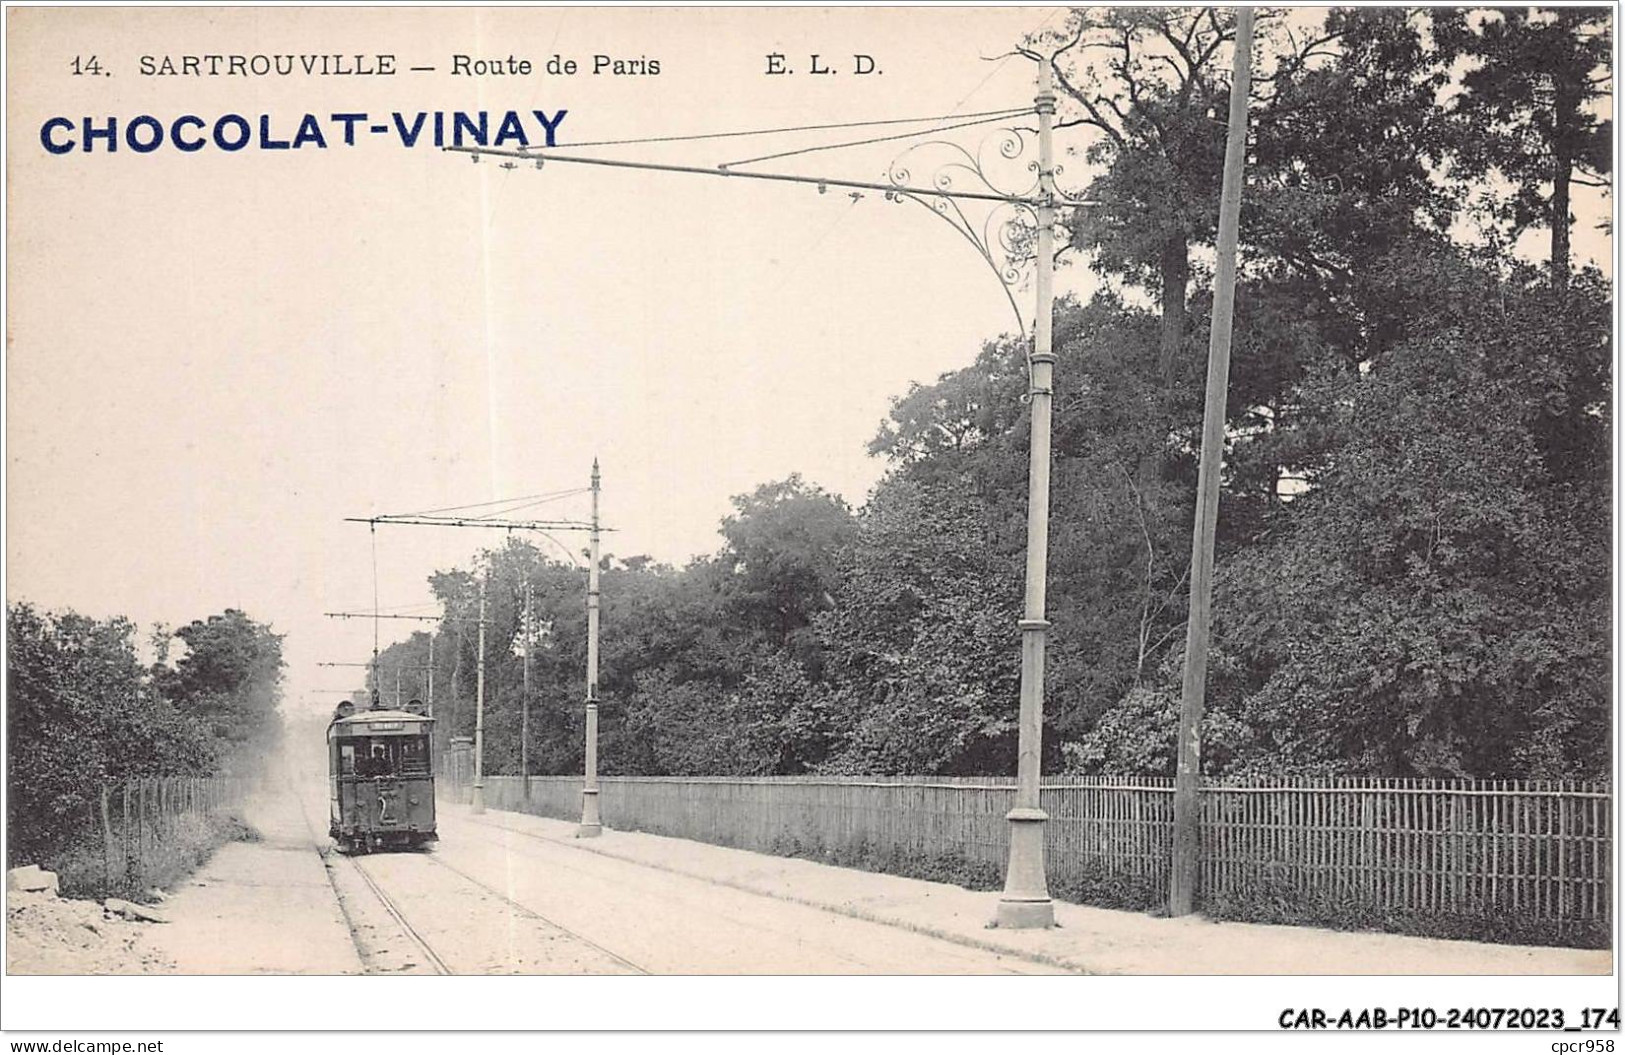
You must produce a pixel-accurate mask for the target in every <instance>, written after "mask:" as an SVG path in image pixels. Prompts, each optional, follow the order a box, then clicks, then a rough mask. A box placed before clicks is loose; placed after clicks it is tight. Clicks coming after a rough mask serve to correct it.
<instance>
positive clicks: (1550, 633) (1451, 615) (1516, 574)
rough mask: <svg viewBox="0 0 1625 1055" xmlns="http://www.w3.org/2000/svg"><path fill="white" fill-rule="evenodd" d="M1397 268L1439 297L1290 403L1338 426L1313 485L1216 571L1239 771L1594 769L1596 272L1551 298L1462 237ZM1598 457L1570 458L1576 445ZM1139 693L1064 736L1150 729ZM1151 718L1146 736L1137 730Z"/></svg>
mask: <svg viewBox="0 0 1625 1055" xmlns="http://www.w3.org/2000/svg"><path fill="white" fill-rule="evenodd" d="M1410 272H1411V273H1412V274H1413V275H1415V276H1417V280H1418V281H1424V279H1423V278H1422V276H1424V275H1427V276H1432V277H1431V279H1430V280H1425V281H1427V285H1426V286H1425V287H1424V288H1422V289H1420V290H1418V293H1419V294H1420V295H1424V296H1426V297H1427V298H1429V299H1430V301H1431V302H1432V304H1433V305H1434V308H1435V320H1436V325H1435V327H1434V328H1433V330H1432V332H1429V333H1421V332H1416V333H1413V334H1412V335H1411V336H1409V337H1408V338H1407V339H1405V340H1404V341H1402V342H1401V343H1400V344H1398V345H1397V346H1395V347H1394V348H1393V349H1392V350H1390V352H1389V353H1388V354H1387V355H1385V356H1384V357H1383V358H1382V359H1381V360H1379V361H1377V362H1376V363H1374V364H1372V365H1371V366H1370V367H1369V368H1368V369H1365V370H1359V369H1347V368H1343V369H1328V370H1326V371H1323V372H1321V373H1319V374H1317V375H1316V376H1315V377H1313V378H1311V379H1310V381H1309V382H1307V383H1306V384H1305V385H1304V386H1303V392H1302V398H1303V399H1304V400H1305V402H1311V403H1314V404H1316V405H1318V406H1320V407H1322V408H1324V413H1325V414H1326V415H1328V416H1336V417H1339V418H1341V419H1342V423H1341V427H1340V428H1338V429H1337V430H1336V435H1337V436H1338V437H1339V439H1338V442H1337V444H1336V446H1335V447H1334V448H1333V450H1332V453H1331V456H1330V457H1329V458H1328V460H1327V462H1326V465H1325V467H1324V468H1323V470H1322V471H1320V472H1319V473H1318V474H1317V475H1316V477H1315V479H1314V480H1313V487H1312V489H1311V490H1309V491H1308V492H1307V493H1305V494H1303V495H1301V496H1300V497H1298V498H1297V499H1295V500H1294V501H1292V502H1291V503H1289V504H1288V506H1287V507H1286V508H1285V509H1284V510H1283V512H1282V514H1281V516H1280V517H1279V518H1277V521H1276V523H1275V524H1274V526H1273V528H1272V535H1271V536H1270V537H1269V538H1268V539H1267V540H1264V541H1262V542H1260V543H1259V544H1256V545H1253V546H1250V547H1248V548H1247V549H1246V550H1245V551H1243V552H1241V553H1238V554H1236V555H1235V556H1234V557H1233V559H1232V560H1231V561H1229V562H1228V563H1227V564H1226V565H1225V566H1224V567H1223V568H1222V571H1221V575H1220V578H1219V582H1218V586H1217V592H1216V632H1215V639H1214V641H1215V643H1214V649H1213V652H1212V653H1211V654H1210V656H1209V663H1210V669H1211V670H1212V671H1213V672H1214V674H1213V681H1212V687H1211V688H1210V703H1211V708H1210V714H1213V715H1214V716H1215V722H1214V725H1213V730H1212V733H1213V739H1214V740H1216V741H1217V743H1218V744H1219V745H1220V746H1221V748H1222V750H1221V751H1220V752H1219V753H1218V755H1217V757H1214V758H1210V762H1211V763H1214V764H1216V765H1217V766H1219V767H1228V768H1230V769H1231V770H1243V771H1245V770H1254V771H1260V770H1262V771H1271V772H1279V771H1282V770H1286V771H1294V770H1296V771H1318V772H1326V771H1333V772H1351V773H1361V774H1378V775H1396V776H1412V775H1421V776H1473V777H1523V778H1527V777H1550V778H1557V777H1576V776H1585V777H1594V776H1599V775H1601V774H1603V773H1605V772H1606V771H1607V765H1608V753H1607V744H1608V742H1609V737H1608V736H1607V735H1605V732H1604V731H1605V730H1606V729H1607V728H1608V727H1609V699H1610V690H1609V650H1608V640H1609V638H1608V615H1607V612H1608V595H1609V582H1608V575H1607V568H1608V552H1609V537H1610V530H1609V524H1608V517H1607V509H1608V500H1607V494H1608V480H1607V468H1606V466H1607V461H1606V458H1605V457H1603V456H1602V451H1603V450H1604V449H1605V447H1606V437H1607V418H1606V415H1605V414H1604V413H1602V407H1604V406H1605V405H1606V401H1607V393H1606V388H1605V386H1604V385H1600V384H1599V380H1598V377H1597V364H1599V363H1600V362H1601V360H1602V358H1603V357H1604V356H1605V352H1604V349H1605V348H1607V347H1608V344H1609V339H1610V333H1609V323H1608V320H1609V318H1610V310H1609V303H1608V297H1607V291H1606V286H1605V285H1604V284H1603V283H1602V282H1601V281H1600V277H1598V276H1596V275H1595V274H1594V273H1589V274H1585V275H1584V276H1582V280H1581V281H1580V282H1578V283H1577V285H1576V286H1575V287H1574V289H1572V290H1571V291H1570V292H1569V294H1568V301H1567V303H1568V304H1569V310H1568V311H1566V312H1565V311H1559V310H1557V305H1558V303H1559V301H1558V299H1557V295H1556V294H1555V293H1553V292H1552V291H1550V290H1549V289H1548V288H1546V287H1544V286H1543V285H1542V284H1540V283H1536V282H1534V281H1533V278H1532V276H1530V275H1529V274H1528V273H1527V272H1523V273H1515V274H1514V275H1512V276H1511V277H1510V278H1506V279H1503V278H1501V277H1500V276H1498V275H1496V274H1495V272H1494V271H1492V270H1488V269H1485V268H1483V267H1481V266H1479V265H1477V264H1475V263H1474V262H1473V261H1471V260H1470V259H1467V258H1465V257H1463V256H1462V255H1460V254H1455V253H1451V254H1443V255H1438V256H1434V257H1431V258H1429V259H1428V260H1427V261H1426V262H1425V263H1424V262H1421V261H1418V262H1417V263H1416V265H1415V266H1413V267H1412V268H1411V269H1410ZM1580 450H1584V451H1588V452H1590V455H1589V456H1588V457H1577V456H1576V452H1577V451H1580ZM1165 695H1166V691H1165V690H1152V691H1151V692H1149V693H1148V694H1138V695H1136V694H1131V695H1130V696H1129V697H1126V698H1125V700H1124V701H1123V702H1122V703H1121V704H1120V705H1119V706H1118V707H1117V708H1115V709H1114V711H1113V712H1111V713H1110V714H1108V715H1107V716H1106V718H1105V719H1104V720H1103V721H1102V723H1101V725H1100V726H1099V727H1098V728H1097V729H1096V730H1094V732H1093V733H1091V734H1090V735H1089V736H1087V737H1085V738H1084V739H1083V740H1082V741H1081V742H1080V743H1079V745H1078V746H1077V747H1076V748H1074V750H1073V751H1072V752H1071V754H1072V757H1073V758H1074V760H1075V761H1076V762H1077V763H1079V764H1083V765H1086V766H1109V765H1111V764H1113V763H1114V762H1121V761H1123V760H1136V759H1137V760H1142V761H1151V762H1155V761H1157V760H1162V759H1165V758H1170V757H1171V753H1170V751H1171V739H1170V736H1171V732H1170V731H1163V732H1161V733H1160V735H1153V736H1152V737H1150V738H1149V741H1150V742H1148V741H1147V738H1146V737H1145V734H1144V729H1145V728H1147V723H1146V721H1145V720H1144V719H1145V718H1146V717H1147V715H1155V714H1158V713H1160V710H1159V708H1160V707H1161V706H1162V697H1163V696H1165ZM1150 727H1151V728H1153V729H1161V728H1162V727H1160V726H1158V725H1155V724H1153V725H1151V726H1150Z"/></svg>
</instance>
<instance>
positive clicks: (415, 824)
mask: <svg viewBox="0 0 1625 1055" xmlns="http://www.w3.org/2000/svg"><path fill="white" fill-rule="evenodd" d="M412 703H413V705H416V704H417V701H416V700H414V701H412ZM433 731H434V719H433V718H430V717H428V716H427V715H424V714H422V713H419V711H418V710H417V709H416V707H415V706H414V707H412V708H411V709H408V710H400V711H391V710H366V711H357V710H355V709H354V708H353V707H352V706H351V705H350V704H349V703H342V704H340V705H339V708H338V710H337V711H336V712H335V713H334V715H333V720H332V722H330V723H329V724H328V726H327V770H328V788H329V792H330V795H329V799H330V811H329V812H330V818H331V823H330V825H329V827H328V834H329V835H331V836H332V837H333V839H334V840H335V841H336V842H337V843H338V845H339V849H340V850H342V851H343V852H345V853H357V852H360V853H370V852H372V851H374V850H392V849H413V848H415V847H418V846H421V845H422V844H424V843H427V842H431V841H433V840H434V839H435V838H436V835H435V812H434V809H435V807H434V764H433V762H432V761H431V752H430V744H432V743H433Z"/></svg>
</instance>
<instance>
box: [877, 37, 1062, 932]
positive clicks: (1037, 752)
mask: <svg viewBox="0 0 1625 1055" xmlns="http://www.w3.org/2000/svg"><path fill="white" fill-rule="evenodd" d="M1051 78H1052V74H1051V71H1050V60H1049V59H1048V57H1046V58H1045V59H1044V61H1042V62H1041V63H1040V64H1039V73H1038V95H1037V98H1036V99H1035V100H1034V107H1033V108H1034V110H1035V111H1036V112H1037V115H1038V133H1037V138H1038V159H1037V161H1036V162H1034V163H1032V164H1030V165H1028V166H1027V167H1026V170H1025V171H1027V172H1030V173H1034V174H1035V176H1034V178H1033V180H1032V182H1031V183H1029V185H1028V186H1027V187H1025V188H1023V189H1022V190H1020V191H1018V192H1010V191H1007V190H1004V189H1002V188H1000V187H999V186H997V183H996V181H997V180H998V178H999V176H998V174H997V173H995V172H994V171H993V169H992V166H990V165H989V164H988V163H987V162H988V161H989V160H991V159H985V158H984V154H985V153H986V149H985V148H986V147H987V145H988V144H987V143H984V144H983V149H981V150H978V151H977V152H976V153H974V154H973V153H971V152H969V151H967V150H965V149H964V148H962V147H959V146H957V145H955V144H952V143H943V142H929V143H920V144H917V145H915V146H913V147H910V148H909V149H908V150H907V151H905V152H904V153H903V155H902V156H901V157H900V158H899V159H898V160H897V161H896V162H894V163H893V165H892V167H891V169H890V171H889V172H888V176H889V178H890V179H891V181H892V182H893V183H894V184H897V185H898V186H899V187H902V186H904V185H906V184H908V183H909V180H910V173H909V170H908V167H907V164H906V163H907V161H908V159H909V158H910V156H911V155H917V154H923V153H925V152H928V151H939V152H941V151H946V152H947V158H946V160H943V161H941V162H940V163H939V164H938V166H937V167H936V170H935V172H934V173H933V175H932V178H931V181H930V182H931V185H932V186H933V187H935V188H937V189H940V190H945V191H946V190H950V189H952V188H954V186H955V184H956V182H957V181H960V180H962V179H964V178H967V177H969V178H971V179H973V180H975V181H977V182H979V183H980V184H981V185H982V186H984V187H986V188H987V190H989V191H992V192H993V193H994V194H996V195H1003V194H1008V195H1009V197H1008V198H1007V200H1005V201H1004V202H1002V203H1000V204H998V205H996V206H994V207H993V208H992V209H991V210H989V211H988V214H987V216H986V217H985V218H984V219H983V220H982V222H981V223H980V224H977V223H975V222H974V221H973V220H972V218H971V217H970V216H969V215H967V214H966V213H965V212H964V210H963V209H962V208H961V206H960V205H959V202H958V200H957V199H956V198H953V197H933V198H930V199H927V198H924V197H921V196H919V195H918V194H916V193H914V192H913V191H908V190H901V189H899V190H894V191H890V192H888V193H887V197H889V198H891V199H893V200H903V199H908V200H911V201H916V202H918V203H919V204H921V205H923V206H925V207H926V208H928V209H930V210H931V211H932V212H933V213H935V214H936V215H937V216H939V217H941V218H942V219H944V220H946V221H947V222H948V224H949V225H950V226H952V227H953V228H954V229H955V230H956V231H958V232H959V233H960V234H961V235H962V236H963V237H964V238H965V239H966V241H968V242H970V244H971V245H972V246H973V247H974V248H975V249H976V250H977V252H978V253H979V254H981V256H982V259H983V260H985V261H987V264H988V266H989V267H991V268H992V269H993V271H994V273H995V274H997V275H998V276H999V279H1000V281H1001V282H1002V283H1003V285H1004V289H1005V295H1006V296H1007V297H1009V298H1010V307H1011V309H1012V310H1013V311H1014V312H1015V313H1016V319H1017V321H1018V323H1021V324H1022V330H1023V332H1025V329H1026V327H1025V324H1024V320H1023V319H1022V316H1021V311H1020V309H1019V308H1018V307H1017V306H1016V301H1015V297H1014V295H1013V294H1012V293H1011V287H1012V286H1013V285H1015V284H1016V283H1017V282H1019V281H1020V279H1021V277H1022V274H1023V272H1024V271H1025V268H1026V264H1027V263H1028V262H1031V263H1032V265H1033V277H1034V281H1033V285H1034V287H1035V292H1036V295H1037V306H1036V310H1035V313H1034V314H1035V318H1034V324H1033V345H1032V351H1031V352H1030V353H1029V354H1028V356H1027V367H1028V386H1027V402H1028V405H1029V408H1030V412H1031V420H1032V438H1031V445H1030V449H1029V451H1028V470H1027V573H1026V594H1025V598H1024V603H1023V609H1022V616H1021V620H1020V622H1019V624H1018V625H1019V626H1020V628H1021V696H1020V700H1021V703H1020V712H1019V718H1018V735H1017V746H1016V803H1015V808H1014V809H1012V810H1011V811H1010V812H1009V813H1008V814H1006V819H1007V820H1008V821H1009V822H1010V856H1009V860H1008V863H1007V865H1006V868H1005V879H1004V893H1003V895H1002V896H1001V897H1000V898H999V905H998V911H997V915H996V916H995V922H996V923H997V925H998V926H1000V927H1010V928H1033V927H1050V926H1053V925H1054V923H1055V906H1054V903H1053V902H1052V901H1051V900H1050V896H1049V884H1048V881H1047V879H1046V876H1045V871H1044V822H1045V821H1047V820H1049V814H1047V813H1045V812H1044V810H1043V808H1042V807H1041V806H1040V805H1039V767H1040V762H1041V759H1042V757H1043V742H1044V646H1045V635H1046V632H1047V631H1048V630H1049V626H1050V624H1049V621H1048V620H1047V619H1045V618H1044V593H1045V585H1046V581H1047V573H1048V562H1049V491H1050V486H1049V478H1050V418H1051V405H1052V402H1053V398H1054V388H1053V386H1052V374H1053V372H1054V365H1055V354H1054V351H1053V349H1052V347H1051V345H1052V334H1053V321H1054V313H1055V287H1054V270H1055V208H1056V203H1057V201H1058V200H1059V195H1058V194H1057V192H1056V188H1055V175H1056V173H1057V172H1058V171H1059V169H1057V167H1056V165H1055V158H1054V143H1053V138H1054V135H1053V131H1054V130H1053V125H1054V119H1055V92H1054V89H1053V87H1052V84H1051ZM992 142H993V143H995V144H996V145H997V155H998V158H999V159H1002V160H1003V161H1005V162H1014V161H1016V160H1017V159H1018V158H1019V157H1020V156H1021V154H1022V153H1024V151H1025V147H1026V140H1025V138H1024V131H1023V130H1021V129H1015V128H1008V129H1000V130H999V131H998V132H997V133H996V134H995V136H994V138H993V140H992Z"/></svg>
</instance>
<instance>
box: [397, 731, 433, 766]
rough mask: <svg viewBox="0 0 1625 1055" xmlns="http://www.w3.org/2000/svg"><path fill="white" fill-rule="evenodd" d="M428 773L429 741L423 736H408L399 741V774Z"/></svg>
mask: <svg viewBox="0 0 1625 1055" xmlns="http://www.w3.org/2000/svg"><path fill="white" fill-rule="evenodd" d="M428 771H429V740H428V737H424V736H409V737H406V738H404V739H403V740H402V741H401V772H402V773H418V774H422V773H427V772H428Z"/></svg>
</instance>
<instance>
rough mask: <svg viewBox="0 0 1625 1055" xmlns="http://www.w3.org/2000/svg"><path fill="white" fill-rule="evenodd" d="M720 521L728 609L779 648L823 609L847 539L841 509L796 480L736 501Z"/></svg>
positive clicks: (847, 518) (846, 516) (848, 525)
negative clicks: (728, 573) (729, 574)
mask: <svg viewBox="0 0 1625 1055" xmlns="http://www.w3.org/2000/svg"><path fill="white" fill-rule="evenodd" d="M733 504H734V509H735V513H734V514H733V515H732V516H729V517H728V518H726V519H725V520H723V522H722V535H723V538H725V539H727V542H728V544H727V547H726V548H725V549H724V550H723V553H722V557H723V560H724V561H726V562H729V563H730V564H731V570H732V571H733V573H734V582H733V585H732V587H731V591H732V594H733V596H732V600H731V607H732V609H733V610H734V612H735V613H736V614H737V617H738V618H739V619H740V620H741V622H742V623H744V624H745V625H747V626H750V627H752V628H754V629H756V630H758V631H760V632H761V633H763V634H765V635H766V636H767V639H768V640H769V641H770V642H771V643H772V644H774V645H775V646H778V647H783V646H786V645H788V644H790V642H791V640H792V638H793V637H795V636H796V635H797V633H798V632H799V631H801V630H803V629H804V628H805V627H806V626H807V625H808V623H809V622H811V620H812V616H813V613H815V612H817V611H819V610H821V609H823V608H826V607H828V605H829V603H830V594H831V591H832V590H833V589H834V588H835V585H836V581H837V574H836V568H835V553H836V551H837V550H838V549H839V548H840V547H841V546H842V545H843V544H844V543H845V542H846V541H847V540H848V539H849V538H850V537H851V534H852V514H851V511H850V510H849V509H848V508H847V506H846V503H845V502H843V501H842V500H841V499H840V498H839V497H837V496H835V495H831V494H830V493H829V492H827V491H825V490H824V489H823V488H821V487H818V486H817V485H816V484H808V483H807V482H806V481H804V480H802V478H801V476H800V474H792V475H791V476H790V477H789V478H787V479H785V480H782V481H779V482H776V483H768V484H763V485H761V486H760V487H758V488H757V489H756V490H755V491H753V492H752V493H750V494H748V495H735V496H734V498H733Z"/></svg>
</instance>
